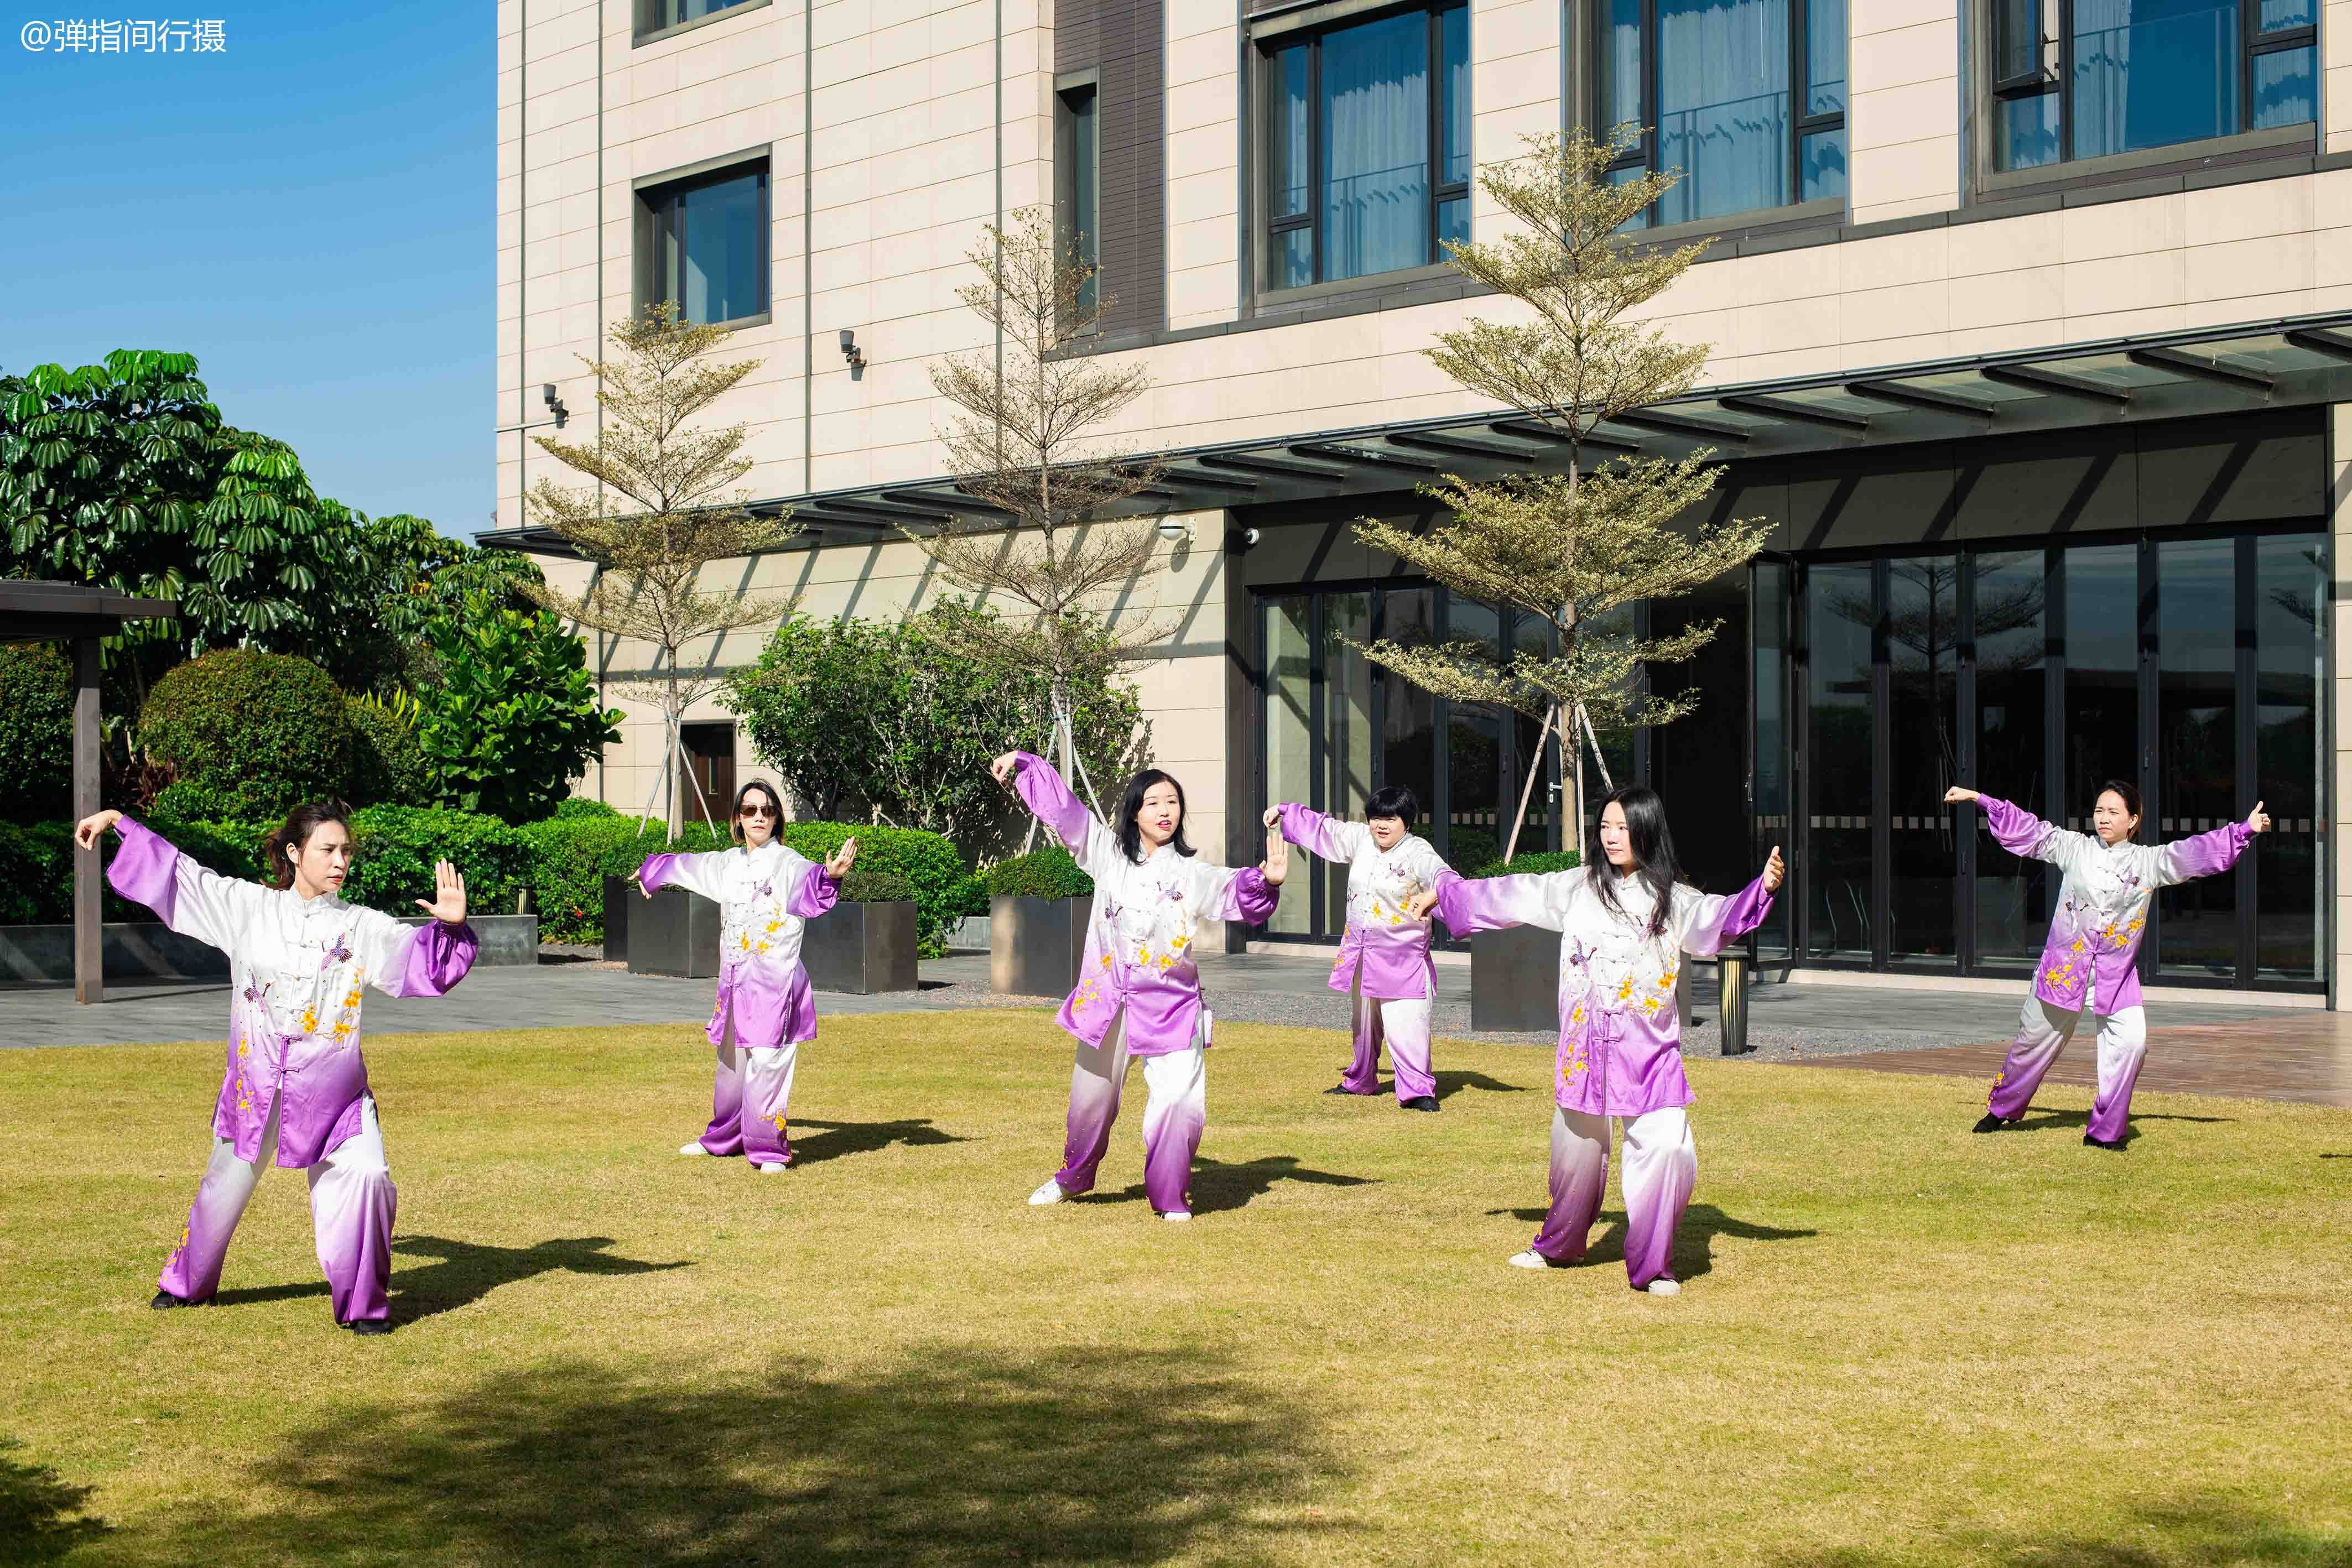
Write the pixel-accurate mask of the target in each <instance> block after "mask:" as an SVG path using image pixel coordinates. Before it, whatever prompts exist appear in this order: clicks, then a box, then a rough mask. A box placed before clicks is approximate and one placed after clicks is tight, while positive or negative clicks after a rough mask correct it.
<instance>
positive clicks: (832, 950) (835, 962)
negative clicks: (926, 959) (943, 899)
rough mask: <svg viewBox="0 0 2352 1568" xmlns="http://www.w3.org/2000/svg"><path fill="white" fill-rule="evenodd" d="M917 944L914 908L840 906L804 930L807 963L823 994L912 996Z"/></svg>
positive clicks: (812, 982)
mask: <svg viewBox="0 0 2352 1568" xmlns="http://www.w3.org/2000/svg"><path fill="white" fill-rule="evenodd" d="M915 944H916V937H915V906H914V904H911V903H894V904H835V905H834V906H833V908H832V909H831V910H829V911H827V912H826V913H825V914H824V915H821V916H819V917H818V918H816V919H814V920H812V921H810V922H809V923H808V924H807V925H804V926H803V927H802V928H801V962H802V963H803V964H805V965H807V966H808V977H809V984H810V985H811V986H814V988H817V989H818V990H820V991H847V992H848V993H849V994H850V995H852V996H858V997H870V996H872V995H873V994H874V993H875V992H877V991H911V990H913V989H914V988H915V958H916V946H915Z"/></svg>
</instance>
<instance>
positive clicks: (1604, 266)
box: [1356, 125, 1769, 860]
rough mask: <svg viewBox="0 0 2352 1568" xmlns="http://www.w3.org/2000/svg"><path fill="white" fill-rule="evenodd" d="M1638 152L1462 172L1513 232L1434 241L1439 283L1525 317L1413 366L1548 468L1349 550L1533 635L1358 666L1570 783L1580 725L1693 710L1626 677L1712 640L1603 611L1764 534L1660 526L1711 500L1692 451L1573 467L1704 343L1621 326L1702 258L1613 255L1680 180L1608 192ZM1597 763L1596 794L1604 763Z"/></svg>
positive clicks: (1655, 718) (1473, 328)
mask: <svg viewBox="0 0 2352 1568" xmlns="http://www.w3.org/2000/svg"><path fill="white" fill-rule="evenodd" d="M1639 137H1640V128H1639V127H1638V126H1633V125H1621V126H1619V127H1617V128H1616V130H1614V131H1612V132H1611V133H1610V134H1609V135H1608V136H1607V137H1605V138H1602V139H1600V140H1595V139H1594V138H1592V137H1591V136H1590V135H1588V134H1587V133H1586V132H1584V131H1581V130H1578V131H1570V133H1568V134H1567V135H1565V136H1561V135H1557V134H1550V135H1542V136H1531V137H1528V139H1527V142H1528V152H1527V154H1526V155H1525V156H1523V157H1521V158H1518V159H1516V160H1514V161H1512V162H1506V163H1500V164H1496V165H1493V166H1491V167H1488V168H1486V169H1483V170H1481V171H1480V172H1479V176H1478V183H1479V186H1480V188H1481V189H1483V190H1485V191H1486V193H1487V194H1488V195H1489V196H1490V197H1492V198H1493V199H1494V201H1495V202H1496V204H1497V205H1498V206H1500V207H1501V208H1502V209H1503V211H1504V212H1505V213H1506V214H1508V216H1509V217H1510V218H1511V219H1512V220H1514V224H1515V227H1513V228H1512V229H1511V230H1509V231H1507V232H1506V233H1505V234H1503V235H1502V236H1501V237H1500V238H1498V239H1495V240H1491V241H1481V242H1478V243H1475V244H1470V245H1461V244H1456V243H1454V242H1452V241H1448V242H1447V243H1446V247H1445V248H1446V252H1447V255H1448V257H1449V259H1450V260H1451V261H1452V263H1453V265H1454V269H1455V270H1456V271H1458V272H1460V273H1462V274H1463V275H1464V276H1465V277H1469V278H1472V279H1474V280H1475V281H1476V282H1478V283H1481V284H1484V285H1486V287H1488V288H1490V289H1492V290H1493V291H1494V292H1495V293H1496V294H1498V295H1502V296H1504V297H1507V298H1510V299H1513V300H1517V301H1518V302H1519V303H1520V304H1521V305H1522V306H1523V307H1525V308H1524V309H1522V310H1520V311H1518V312H1516V313H1515V315H1514V318H1513V319H1511V320H1508V321H1494V320H1486V319H1479V318H1475V317H1474V318H1472V319H1470V320H1469V321H1468V322H1466V323H1465V325H1464V326H1462V327H1460V328H1458V329H1454V330H1453V331H1448V332H1441V333H1439V334H1438V335H1437V343H1436V345H1435V346H1434V347H1433V348H1429V349H1425V350H1422V351H1423V353H1424V354H1425V355H1427V356H1428V358H1429V359H1430V361H1432V362H1433V363H1434V364H1435V365H1436V366H1437V367H1438V368H1439V369H1440V370H1442V371H1444V372H1445V373H1446V374H1447V375H1448V376H1450V377H1452V378H1453V379H1454V381H1455V382H1458V383H1460V384H1461V385H1462V386H1463V387H1465V388H1466V389H1467V390H1469V391H1471V392H1475V393H1477V394H1479V395H1480V396H1481V397H1484V398H1487V399H1490V400H1492V401H1493V402H1499V403H1502V404H1504V405H1506V406H1507V407H1510V408H1514V409H1517V410H1518V411H1519V412H1520V413H1523V414H1525V415H1527V416H1528V418H1529V419H1532V420H1537V421H1539V422H1541V423H1544V424H1546V425H1548V426H1549V427H1550V428H1551V429H1552V430H1553V431H1554V432H1556V433H1557V434H1558V435H1559V438H1560V441H1561V444H1563V445H1564V447H1565V448H1566V453H1567V459H1568V461H1567V466H1566V472H1564V473H1560V474H1538V475H1514V476H1508V477H1506V478H1502V479H1497V480H1494V481H1491V482H1487V483H1475V484H1474V483H1472V482H1470V481H1468V480H1465V479H1464V478H1462V477H1461V476H1459V475H1453V474H1449V475H1446V476H1444V482H1443V483H1441V484H1436V485H1431V486H1423V493H1424V494H1426V495H1428V496H1430V497H1433V498H1434V499H1436V500H1437V501H1439V502H1441V503H1442V504H1443V505H1444V507H1446V509H1447V511H1448V513H1449V514H1450V516H1449V519H1448V521H1446V522H1445V523H1444V524H1442V525H1440V526H1439V527H1437V528H1433V529H1431V530H1430V531H1429V532H1427V533H1425V534H1416V533H1415V532H1413V531H1412V528H1409V527H1400V526H1398V525H1396V524H1393V523H1384V522H1381V521H1378V520H1376V519H1373V518H1370V517H1367V518H1364V519H1362V520H1360V522H1359V523H1358V524H1357V525H1356V532H1357V535H1358V537H1360V538H1362V539H1363V540H1364V542H1366V543H1367V544H1370V545H1371V546H1373V547H1374V548H1376V549H1382V550H1386V551H1387V552H1389V553H1390V554H1391V555H1393V556H1395V557H1396V558H1397V559H1400V560H1402V561H1404V562H1406V563H1407V564H1409V565H1411V566H1414V567H1417V568H1419V569H1420V570H1423V571H1424V572H1426V573H1427V574H1428V575H1429V576H1431V577H1433V578H1435V579H1436V580H1438V581H1440V582H1443V583H1444V584H1445V585H1446V586H1447V587H1448V588H1450V589H1452V590H1454V591H1455V592H1457V593H1463V594H1466V595H1468V596H1469V597H1470V598H1473V599H1477V600H1483V601H1486V602H1487V603H1490V604H1496V605H1508V606H1513V607H1516V608H1517V609H1519V610H1523V611H1526V612H1529V613H1530V614H1532V615H1534V616H1536V617H1538V618H1539V619H1541V620H1543V621H1545V622H1549V625H1550V627H1551V629H1552V636H1551V638H1550V641H1551V643H1553V646H1552V647H1551V648H1549V649H1546V648H1540V647H1538V648H1528V647H1524V646H1522V647H1518V648H1515V649H1514V650H1513V651H1512V652H1511V653H1510V654H1509V656H1508V657H1507V658H1504V657H1502V656H1500V655H1499V654H1498V653H1496V651H1495V650H1494V649H1492V648H1490V647H1488V646H1486V644H1484V643H1475V642H1459V643H1445V644H1441V645H1436V646H1429V645H1421V646H1407V645H1404V644H1402V643H1395V642H1391V641H1388V640H1382V641H1380V642H1376V643H1371V644H1370V645H1369V646H1367V647H1366V648H1365V649H1364V652H1365V653H1366V654H1367V655H1368V656H1369V657H1370V658H1371V659H1373V660H1374V661H1376V662H1377V663H1379V664H1384V665H1386V666H1387V667H1388V668H1390V669H1392V670H1394V671H1396V672H1397V673H1398V674H1401V675H1403V676H1404V677H1405V678H1406V679H1407V680H1410V681H1412V683H1413V684H1414V685H1419V686H1421V687H1423V688H1424V689H1426V690H1428V691H1431V692H1433V693H1435V694H1436V695H1440V696H1444V697H1450V698H1453V699H1454V700H1455V701H1457V702H1474V703H1486V704H1491V705H1494V706H1500V707H1505V708H1509V709H1513V710H1515V711H1517V712H1519V713H1524V714H1527V715H1528V716H1531V717H1538V716H1539V717H1540V718H1541V719H1542V721H1543V728H1542V730H1541V731H1539V732H1538V736H1539V738H1538V757H1539V756H1540V755H1541V747H1542V740H1541V738H1540V737H1544V736H1549V735H1550V734H1551V733H1553V732H1555V731H1557V732H1558V733H1559V734H1560V735H1561V736H1562V737H1563V738H1564V739H1565V740H1566V741H1567V744H1568V747H1569V748H1570V751H1571V752H1572V753H1573V754H1574V755H1575V756H1577V758H1579V761H1578V766H1577V769H1576V776H1577V778H1578V779H1579V780H1580V779H1581V777H1582V762H1581V758H1582V750H1581V748H1580V747H1579V746H1578V744H1577V743H1578V738H1579V736H1581V738H1582V739H1583V740H1584V741H1585V742H1586V743H1588V744H1590V745H1591V749H1592V753H1593V756H1594V758H1596V760H1597V759H1599V758H1600V744H1599V739H1598V737H1596V736H1595V735H1594V733H1593V727H1594V726H1595V725H1596V724H1597V725H1600V726H1601V727H1605V728H1609V729H1612V730H1617V729H1629V728H1634V727H1643V726H1652V725H1660V724H1665V723H1669V722H1671V721H1672V720H1674V719H1676V718H1679V717H1681V716H1683V715H1685V714H1687V713H1688V712H1690V711H1691V709H1692V708H1693V707H1695V706H1696V705H1697V702H1698V694H1697V692H1696V691H1685V692H1683V693H1680V694H1678V695H1660V694H1658V693H1654V692H1653V691H1651V690H1650V689H1649V688H1648V686H1647V685H1646V683H1645V682H1644V681H1643V678H1642V677H1643V672H1644V671H1645V670H1646V669H1648V668H1649V667H1651V666H1654V665H1657V664H1676V663H1679V662H1681V661H1683V660H1685V659H1687V658H1689V657H1690V656H1691V655H1692V654H1693V653H1696V652H1697V651H1698V650H1699V649H1700V648H1701V647H1703V646H1705V645H1706V643H1707V642H1708V640H1709V639H1711V638H1712V637H1713V636H1714V635H1715V633H1716V631H1717V627H1718V626H1719V625H1720V622H1701V623H1694V624H1692V625H1690V626H1687V627H1685V628H1684V629H1683V630H1681V631H1679V632H1675V633H1673V634H1671V635H1669V636H1664V637H1637V636H1635V635H1633V632H1632V629H1631V626H1632V622H1631V621H1630V618H1628V617H1625V616H1617V617H1613V618H1612V617H1611V614H1610V612H1612V611H1616V610H1620V609H1622V608H1623V607H1626V606H1630V605H1632V604H1633V602H1634V601H1639V600H1644V599H1649V600H1656V599H1665V598H1671V597H1673V596H1674V595H1676V594H1679V593H1686V592H1688V591H1691V590H1692V589H1695V588H1696V587H1698V586H1699V585H1700V584H1702V583H1705V582H1707V581H1709V580H1713V579H1715V578H1717V577H1719V576H1721V575H1722V574H1723V573H1725V572H1727V571H1729V570H1732V569H1734V568H1735V567H1738V566H1741V565H1744V564H1745V563H1746V562H1747V561H1748V560H1749V559H1751V558H1753V557H1754V556H1755V554H1756V552H1757V551H1758V550H1759V549H1762V548H1763V545H1764V540H1765V538H1766V537H1767V535H1768V534H1769V525H1767V524H1765V523H1762V522H1756V521H1748V520H1736V521H1731V522H1727V523H1723V524H1720V525H1714V524H1703V525H1700V526H1698V527H1696V528H1689V529H1686V530H1677V529H1676V528H1675V527H1674V524H1675V520H1676V519H1677V518H1680V517H1685V516H1686V515H1687V514H1688V513H1689V512H1690V509H1691V508H1692V507H1695V506H1696V505H1697V503H1698V502H1700V501H1701V500H1703V499H1704V498H1705V497H1706V496H1707V495H1708V493H1709V492H1711V491H1712V490H1713V489H1714V488H1715V483H1716V479H1717V473H1718V470H1717V467H1716V466H1714V465H1712V464H1711V462H1710V461H1709V459H1710V458H1711V457H1712V454H1711V453H1709V452H1706V451H1705V450H1701V451H1698V452H1695V453H1693V454H1691V455H1689V456H1688V457H1685V458H1684V459H1682V460H1681V461H1679V462H1668V461H1664V460H1662V459H1645V460H1638V461H1637V460H1633V459H1630V458H1629V459H1623V460H1621V461H1619V462H1618V463H1616V464H1614V465H1608V466H1603V467H1601V468H1599V469H1597V470H1595V471H1592V472H1587V471H1586V467H1585V462H1584V452H1585V448H1586V445H1587V444H1588V443H1589V442H1590V441H1591V437H1592V434H1593V430H1594V427H1595V426H1597V425H1599V424H1600V423H1602V422H1603V421H1606V420H1609V419H1612V418H1614V417H1616V416H1617V415H1620V414H1623V413H1632V412H1633V410H1635V409H1638V408H1641V407H1643V405H1644V404H1647V403H1653V402H1659V401H1661V400H1663V399H1665V398H1670V397H1674V396H1675V395H1676V394H1678V393H1680V392H1685V391H1687V390H1688V389H1689V388H1690V386H1691V385H1692V383H1693V382H1696V380H1697V379H1698V375H1699V372H1700V371H1701V370H1702V369H1704V368H1705V366H1706V357H1707V351H1706V349H1705V348H1704V347H1699V346H1694V345H1688V344H1681V343H1676V342H1675V341H1673V340H1671V339H1669V338H1667V337H1666V335H1665V334H1664V332H1663V331H1661V330H1660V329H1658V328H1656V327H1655V326H1653V325H1650V324H1648V323H1647V322H1645V321H1643V320H1640V319H1633V318H1632V312H1633V311H1634V310H1636V309H1637V308H1639V307H1640V306H1642V305H1643V304H1645V303H1647V302H1648V301H1650V300H1652V299H1654V298H1657V297H1658V296H1659V295H1660V294H1662V293H1664V291H1665V290H1666V289H1667V288H1668V287H1671V286H1672V285H1673V284H1674V282H1675V279H1676V278H1678V277H1681V276H1682V275H1683V274H1684V273H1685V271H1687V270H1688V269H1689V267H1690V265H1691V263H1693V262H1694V261H1696V260H1697V259H1698V257H1699V256H1700V254H1701V253H1702V252H1703V251H1704V250H1705V249H1706V243H1707V242H1705V241H1702V242H1700V243H1699V244H1696V245H1688V246H1641V245H1636V244H1632V243H1629V241H1628V239H1627V237H1626V225H1627V224H1629V223H1631V222H1633V221H1635V220H1636V219H1638V218H1639V217H1640V215H1641V214H1642V213H1643V211H1644V210H1645V209H1646V208H1648V207H1649V206H1650V205H1651V204H1653V203H1654V202H1655V201H1656V200H1657V199H1658V198H1659V196H1661V195H1662V194H1664V193H1665V192H1666V191H1667V190H1669V189H1671V188H1672V187H1673V185H1674V184H1675V182H1676V181H1678V180H1679V179H1680V178H1681V177H1682V176H1681V173H1680V172H1679V171H1672V170H1670V171H1666V172H1655V173H1645V174H1642V175H1640V176H1638V177H1636V178H1634V179H1631V180H1626V181H1622V182H1621V183H1612V182H1611V178H1610V174H1609V170H1610V166H1611V165H1612V163H1614V162H1616V161H1617V159H1618V157H1619V155H1620V154H1622V152H1625V151H1626V150H1627V149H1629V148H1631V147H1633V145H1634V144H1635V143H1636V141H1638V140H1639ZM1600 767H1601V777H1602V779H1603V780H1604V781H1606V780H1607V779H1608V764H1607V763H1606V762H1605V761H1602V762H1601V763H1600ZM1541 770H1542V769H1541V768H1540V766H1539V765H1538V766H1537V767H1533V768H1529V769H1528V778H1527V781H1526V784H1525V786H1524V787H1523V788H1522V789H1521V790H1520V792H1519V806H1518V811H1517V815H1516V816H1514V818H1513V819H1512V822H1511V836H1510V841H1509V842H1508V843H1507V845H1506V846H1505V847H1504V851H1503V858H1504V859H1506V860H1508V859H1510V858H1511V856H1512V855H1513V854H1514V853H1515V852H1517V847H1518V838H1519V830H1520V827H1521V826H1522V825H1523V824H1524V823H1525V821H1526V820H1527V811H1528V797H1529V795H1530V793H1531V792H1532V790H1533V789H1534V785H1535V779H1536V776H1537V774H1538V773H1539V772H1540V771H1541ZM1574 808H1575V809H1574V810H1573V812H1572V814H1571V820H1572V821H1582V819H1583V802H1582V798H1581V790H1579V793H1578V797H1577V799H1576V800H1575V801H1574Z"/></svg>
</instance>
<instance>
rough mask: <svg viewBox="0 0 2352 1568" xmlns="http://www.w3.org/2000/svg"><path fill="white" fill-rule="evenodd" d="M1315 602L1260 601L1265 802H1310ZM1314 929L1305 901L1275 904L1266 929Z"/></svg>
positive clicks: (1294, 932)
mask: <svg viewBox="0 0 2352 1568" xmlns="http://www.w3.org/2000/svg"><path fill="white" fill-rule="evenodd" d="M1314 603H1315V601H1313V600H1311V599H1309V598H1308V597H1307V595H1305V594H1303V593H1293V594H1285V595H1284V596H1283V597H1281V598H1279V599H1269V600H1267V601H1265V627H1264V630H1265V799H1266V803H1267V804H1268V805H1278V804H1280V803H1281V802H1283V801H1285V800H1297V801H1299V802H1301V803H1303V804H1306V805H1310V806H1311V805H1313V804H1314V803H1315V717H1316V715H1315V688H1314V678H1315V669H1314V663H1313V653H1314V647H1315V641H1314V632H1313V621H1312V615H1313V612H1314ZM1314 926H1315V905H1314V900H1313V899H1312V898H1311V897H1310V898H1286V899H1284V900H1283V901H1282V902H1281V903H1280V904H1276V905H1275V908H1274V915H1273V917H1272V918H1271V919H1269V920H1268V921H1267V922H1266V929H1267V930H1268V931H1273V932H1281V933H1286V934H1288V935H1291V936H1306V935H1307V933H1309V932H1311V931H1312V930H1313V929H1314Z"/></svg>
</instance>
